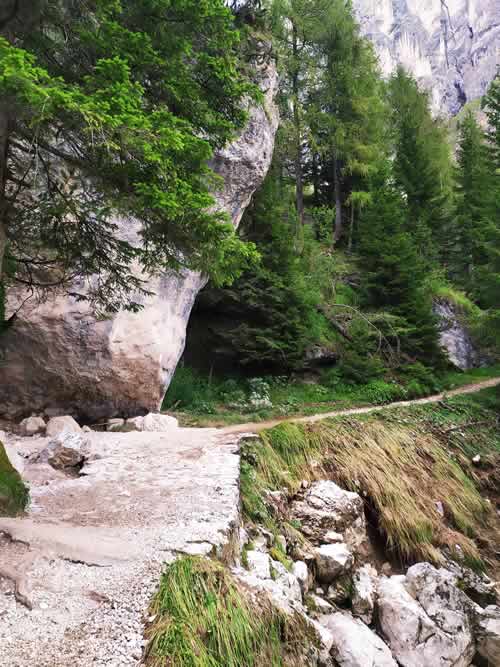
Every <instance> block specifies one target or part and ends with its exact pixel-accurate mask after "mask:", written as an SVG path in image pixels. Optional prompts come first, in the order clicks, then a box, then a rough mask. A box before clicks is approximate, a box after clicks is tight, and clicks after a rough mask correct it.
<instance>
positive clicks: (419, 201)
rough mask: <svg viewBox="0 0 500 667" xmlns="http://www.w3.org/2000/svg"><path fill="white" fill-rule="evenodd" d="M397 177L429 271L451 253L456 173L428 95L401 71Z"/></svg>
mask: <svg viewBox="0 0 500 667" xmlns="http://www.w3.org/2000/svg"><path fill="white" fill-rule="evenodd" d="M390 100H391V105H392V111H393V112H392V122H393V127H394V143H395V160H394V176H395V179H396V183H397V185H398V187H399V188H400V190H401V192H402V193H404V195H405V197H406V199H407V202H408V220H407V227H406V228H407V230H408V231H410V232H411V233H412V234H413V236H414V239H415V241H416V243H417V247H418V249H419V252H420V253H421V254H422V256H424V257H426V258H427V260H428V262H429V266H430V265H431V264H432V263H433V262H435V261H436V260H437V259H438V257H439V256H440V255H441V256H442V255H443V254H445V248H446V246H447V243H448V236H449V232H450V226H451V213H452V199H451V195H452V180H451V176H452V170H451V154H450V147H449V144H448V141H447V136H446V130H445V128H444V127H443V126H442V125H441V123H440V122H439V121H438V120H435V119H433V118H432V115H431V111H430V108H429V100H428V95H427V94H426V93H424V92H421V91H420V90H419V89H418V86H417V83H416V82H415V80H414V79H413V78H412V77H411V76H410V75H408V74H407V73H406V72H405V70H404V69H403V68H402V67H400V68H399V69H398V71H397V73H396V74H395V75H394V76H393V78H392V79H391V82H390Z"/></svg>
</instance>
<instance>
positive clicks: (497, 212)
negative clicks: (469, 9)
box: [480, 75, 500, 350]
mask: <svg viewBox="0 0 500 667" xmlns="http://www.w3.org/2000/svg"><path fill="white" fill-rule="evenodd" d="M483 106H484V108H485V110H486V115H487V117H488V124H489V130H488V139H489V147H488V148H489V156H490V162H489V164H490V171H491V174H492V179H491V190H492V192H491V196H492V217H491V220H490V223H489V225H488V227H487V229H486V230H485V234H484V236H485V242H484V251H485V253H486V258H487V261H486V263H485V265H484V267H483V269H482V270H481V277H480V280H481V289H480V301H481V305H482V306H483V307H485V308H486V309H487V313H486V318H485V323H486V329H485V332H486V335H487V338H489V339H490V340H491V341H492V342H493V343H494V344H495V345H496V347H497V349H498V350H500V76H498V75H497V77H496V79H495V80H494V81H493V83H492V84H491V87H490V89H489V91H488V94H487V95H486V97H485V99H484V103H483Z"/></svg>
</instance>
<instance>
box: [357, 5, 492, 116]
mask: <svg viewBox="0 0 500 667" xmlns="http://www.w3.org/2000/svg"><path fill="white" fill-rule="evenodd" d="M354 7H355V10H356V13H357V15H358V17H359V20H360V23H361V27H362V31H363V33H364V34H365V35H367V36H368V37H369V38H370V39H371V40H372V41H373V43H374V45H375V49H376V52H377V54H378V56H379V58H380V63H381V67H382V70H383V72H384V73H385V74H386V75H388V74H390V73H391V72H392V71H393V70H394V69H395V67H396V66H397V65H398V64H402V65H404V66H405V67H406V68H407V69H408V70H409V71H411V72H412V73H413V74H414V75H415V76H416V77H417V79H418V80H419V81H420V82H421V83H422V84H423V85H424V86H425V87H426V88H427V89H428V90H429V92H430V94H431V100H432V105H433V108H434V109H435V111H436V112H440V113H443V114H446V115H450V114H451V115H454V114H456V113H457V112H458V111H459V110H460V108H461V107H462V106H463V105H464V104H465V103H466V102H468V101H470V100H473V99H476V98H478V97H481V96H482V95H483V94H484V92H485V91H486V89H487V87H488V84H489V83H490V82H491V81H492V79H493V77H494V76H495V72H496V67H497V65H498V44H499V38H500V2H499V0H354Z"/></svg>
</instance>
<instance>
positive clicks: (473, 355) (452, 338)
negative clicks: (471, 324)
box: [433, 299, 480, 371]
mask: <svg viewBox="0 0 500 667" xmlns="http://www.w3.org/2000/svg"><path fill="white" fill-rule="evenodd" d="M433 310H434V314H435V315H436V317H437V319H438V330H439V342H440V344H441V347H442V348H443V350H444V351H445V352H446V354H447V356H448V359H449V360H450V361H451V363H452V364H453V365H454V366H456V367H457V368H460V369H461V370H463V371H465V370H467V369H470V368H476V367H477V366H478V365H479V363H480V355H479V352H478V349H477V347H476V345H475V344H474V341H473V340H472V337H471V335H470V332H469V331H468V329H467V326H466V324H465V323H464V318H463V317H462V316H461V313H460V312H459V309H458V308H457V307H456V306H454V305H453V304H452V303H449V302H448V301H444V300H442V299H441V300H439V301H436V302H435V303H434V307H433Z"/></svg>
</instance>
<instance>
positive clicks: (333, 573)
mask: <svg viewBox="0 0 500 667" xmlns="http://www.w3.org/2000/svg"><path fill="white" fill-rule="evenodd" d="M352 564H353V557H352V553H351V552H350V551H349V549H348V548H347V546H346V545H345V544H344V543H342V542H341V543H339V544H322V545H321V546H320V547H318V548H317V549H316V550H315V565H316V578H317V579H318V581H319V582H321V583H322V584H330V583H331V582H332V581H333V580H334V579H336V578H337V577H339V576H340V575H343V574H346V573H347V572H349V571H350V569H351V568H352Z"/></svg>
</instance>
